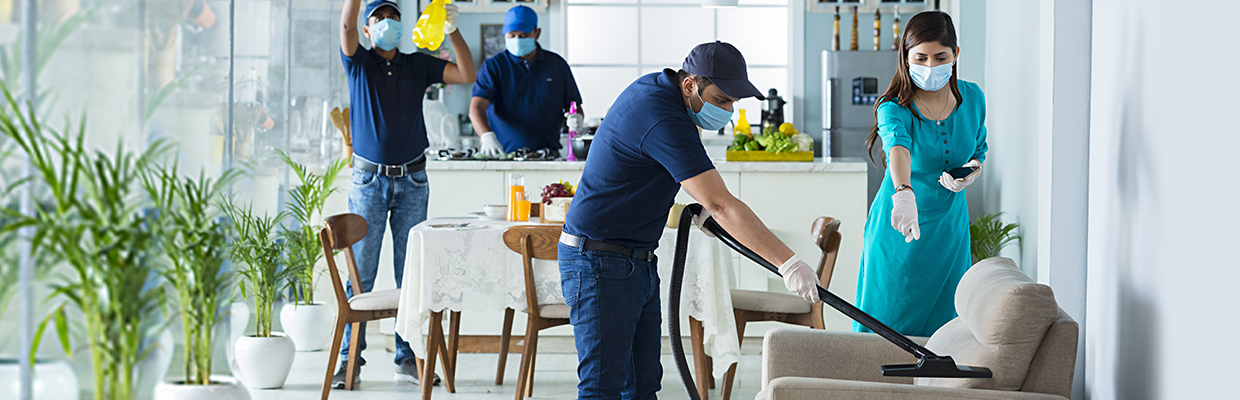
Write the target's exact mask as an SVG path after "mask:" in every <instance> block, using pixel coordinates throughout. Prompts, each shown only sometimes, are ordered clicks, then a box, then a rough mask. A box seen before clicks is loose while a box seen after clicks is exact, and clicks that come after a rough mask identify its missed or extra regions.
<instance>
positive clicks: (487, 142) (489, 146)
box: [478, 132, 504, 157]
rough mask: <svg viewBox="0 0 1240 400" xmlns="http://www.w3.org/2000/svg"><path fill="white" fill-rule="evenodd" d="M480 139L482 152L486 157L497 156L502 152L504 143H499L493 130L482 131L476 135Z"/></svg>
mask: <svg viewBox="0 0 1240 400" xmlns="http://www.w3.org/2000/svg"><path fill="white" fill-rule="evenodd" d="M478 138H479V139H481V140H482V154H483V155H486V156H487V157H498V156H499V155H500V154H504V145H501V144H499V139H496V138H495V132H483V133H482V134H481V135H478Z"/></svg>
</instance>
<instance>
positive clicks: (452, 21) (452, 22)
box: [443, 3, 461, 35]
mask: <svg viewBox="0 0 1240 400" xmlns="http://www.w3.org/2000/svg"><path fill="white" fill-rule="evenodd" d="M443 10H444V11H446V13H445V14H446V17H445V18H444V20H443V34H445V35H451V34H452V32H456V18H457V17H458V16H460V14H461V11H460V9H459V8H457V7H456V4H451V3H449V4H444V5H443Z"/></svg>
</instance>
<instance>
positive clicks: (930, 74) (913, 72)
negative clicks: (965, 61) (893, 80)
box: [908, 63, 955, 92]
mask: <svg viewBox="0 0 1240 400" xmlns="http://www.w3.org/2000/svg"><path fill="white" fill-rule="evenodd" d="M954 64H955V63H949V64H943V65H939V66H936V67H934V68H931V67H927V66H924V65H917V64H911V65H909V66H908V74H909V75H910V76H912V77H913V83H915V84H917V87H919V88H921V90H925V91H928V92H933V91H936V90H939V89H942V88H943V86H945V85H947V82H948V81H950V80H951V79H952V65H954Z"/></svg>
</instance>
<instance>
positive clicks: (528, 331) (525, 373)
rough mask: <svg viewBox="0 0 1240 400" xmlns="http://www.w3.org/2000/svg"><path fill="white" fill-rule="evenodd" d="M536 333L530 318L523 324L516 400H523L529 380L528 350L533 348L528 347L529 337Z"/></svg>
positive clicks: (532, 320) (532, 319)
mask: <svg viewBox="0 0 1240 400" xmlns="http://www.w3.org/2000/svg"><path fill="white" fill-rule="evenodd" d="M536 332H537V330H536V328H535V327H534V318H532V317H531V318H530V319H529V320H528V321H527V322H526V323H525V342H524V344H523V345H522V346H521V369H520V371H519V372H518V373H517V393H516V397H515V399H516V400H523V399H524V398H525V385H526V383H527V382H526V381H527V380H528V378H529V371H530V350H531V348H532V347H533V346H530V337H531V336H533V335H534V334H535V333H536Z"/></svg>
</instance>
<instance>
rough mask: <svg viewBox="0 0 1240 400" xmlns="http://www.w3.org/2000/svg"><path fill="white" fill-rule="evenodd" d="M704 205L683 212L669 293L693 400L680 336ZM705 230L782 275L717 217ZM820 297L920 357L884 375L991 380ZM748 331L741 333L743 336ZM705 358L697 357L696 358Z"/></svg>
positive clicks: (683, 376) (676, 344) (694, 395)
mask: <svg viewBox="0 0 1240 400" xmlns="http://www.w3.org/2000/svg"><path fill="white" fill-rule="evenodd" d="M702 210H703V208H702V205H701V204H696V203H695V204H690V205H687V206H685V208H684V211H682V212H681V213H680V223H679V226H678V227H677V229H676V250H675V253H674V257H673V261H672V281H671V287H670V288H669V290H668V303H667V308H668V309H667V314H668V319H669V320H670V321H668V322H669V325H668V334H669V335H671V338H670V339H671V342H672V358H673V359H674V360H675V361H676V368H677V369H678V370H680V380H681V381H682V382H683V383H684V385H685V390H688V392H689V398H690V399H692V400H701V398H700V397H699V396H698V391H697V385H696V384H694V383H693V378H692V376H691V374H690V372H689V363H688V362H687V361H686V359H685V350H684V345H683V344H682V343H681V336H680V289H681V285H682V282H683V280H684V269H685V256H686V253H687V252H688V247H689V246H688V245H689V229H690V228H691V227H692V226H693V217H694V216H697V215H701V213H702ZM702 225H703V227H704V228H705V229H706V230H708V231H710V233H711V234H713V235H715V237H716V238H718V239H719V240H720V241H722V242H723V243H724V244H726V245H728V247H731V248H732V249H733V250H736V252H738V253H741V255H743V256H745V257H746V258H749V259H750V260H753V262H756V263H758V265H761V266H763V267H764V268H766V269H768V270H770V271H771V273H774V274H775V275H779V276H782V275H780V274H779V267H776V266H775V265H774V264H771V263H770V262H769V261H766V260H765V259H763V258H762V257H761V256H759V255H758V254H757V253H754V252H753V250H750V249H749V248H748V247H745V245H743V244H741V243H740V242H739V241H737V240H736V238H733V237H732V235H730V234H728V232H727V231H725V230H724V229H723V227H721V226H719V224H718V223H717V222H715V219H714V218H707V219H706V221H705V222H703V224H702ZM818 298H820V299H822V301H823V302H824V303H827V304H828V305H830V306H831V307H834V308H835V309H836V310H839V311H840V312H841V313H843V314H844V315H846V316H848V317H849V318H852V319H853V320H854V321H857V322H858V323H860V324H861V325H864V326H865V327H866V328H870V330H871V331H874V333H876V334H878V335H879V336H882V337H883V338H884V339H887V341H889V342H891V343H892V344H895V345H896V346H898V347H900V348H901V349H903V350H904V351H907V352H909V354H912V355H913V356H916V357H917V358H918V362H917V364H905V365H887V366H883V368H882V374H883V375H884V376H913V377H933V378H990V377H991V371H990V370H989V369H987V368H982V367H969V366H963V365H961V366H957V365H956V363H955V362H954V361H953V360H952V358H951V356H940V355H937V354H934V352H932V351H930V350H929V349H926V348H925V347H923V346H922V345H919V344H917V342H914V341H913V340H912V339H909V338H908V337H906V336H904V335H901V334H900V333H899V332H896V330H895V329H891V327H888V326H887V325H885V324H883V323H882V322H880V321H879V320H878V319H875V318H874V317H873V316H870V314H866V313H865V312H864V311H861V309H859V308H857V307H856V306H854V305H852V304H851V303H849V302H847V301H844V299H841V298H839V296H836V295H835V294H833V293H831V292H829V291H827V289H824V288H823V287H822V286H818ZM742 334H744V332H737V335H742ZM701 356H703V355H700V354H694V357H701Z"/></svg>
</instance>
